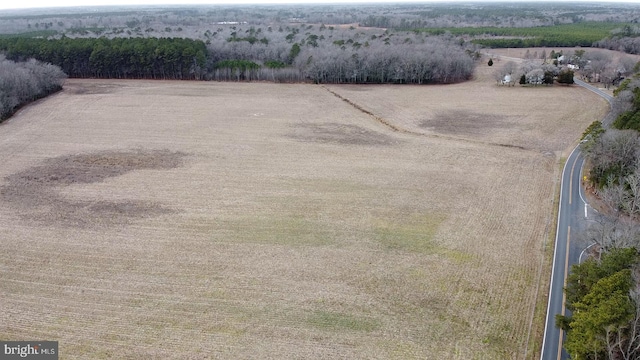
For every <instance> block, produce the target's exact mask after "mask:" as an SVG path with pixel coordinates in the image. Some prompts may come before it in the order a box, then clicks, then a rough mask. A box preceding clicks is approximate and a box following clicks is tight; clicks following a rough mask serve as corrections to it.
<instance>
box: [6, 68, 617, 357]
mask: <svg viewBox="0 0 640 360" xmlns="http://www.w3.org/2000/svg"><path fill="white" fill-rule="evenodd" d="M491 71H493V69H492V68H488V67H487V66H485V65H480V67H479V69H478V71H477V76H476V79H475V80H473V81H470V82H467V83H463V84H457V85H447V86H319V85H303V84H296V85H282V84H262V83H254V84H247V83H213V82H161V81H106V80H100V81H98V80H69V81H68V82H67V84H66V85H65V88H64V91H63V92H61V93H59V94H56V95H54V96H52V97H49V98H47V99H45V100H43V101H40V102H39V103H37V104H34V105H32V106H29V107H27V108H25V109H23V110H22V111H21V112H20V113H19V114H17V115H16V116H14V117H13V118H12V119H10V120H9V121H7V122H5V123H3V124H1V125H0V156H1V157H2V164H3V166H2V167H1V168H0V233H1V234H2V235H1V236H0V248H1V249H2V251H1V254H0V255H1V256H0V339H3V340H23V339H47V340H58V341H59V342H60V352H61V358H64V359H86V358H98V359H99V358H118V359H122V358H129V359H141V358H149V359H151V358H155V359H201V358H225V359H283V358H288V359H290V358H301V359H302V358H314V359H316V358H330V359H335V358H345V359H376V358H377V359H394V358H395V359H412V358H415V359H516V358H524V357H525V351H527V354H528V355H527V357H528V358H533V354H534V353H535V352H537V351H538V347H539V338H538V335H539V333H540V332H541V327H542V324H540V323H538V322H537V321H536V322H534V324H533V330H532V333H531V336H530V329H531V323H532V314H533V311H534V309H535V308H536V304H543V303H544V304H546V302H545V299H544V294H545V291H546V287H547V286H548V283H547V277H548V269H547V267H548V263H545V261H547V260H548V256H549V253H550V248H551V247H550V244H549V243H548V239H549V234H550V231H551V230H552V229H551V227H552V224H553V216H554V215H553V214H554V205H553V198H554V191H555V189H556V186H557V179H558V172H559V162H560V161H561V159H562V157H563V156H564V155H566V151H567V149H569V148H570V146H571V144H572V143H573V142H574V141H575V140H576V139H577V138H578V137H579V135H580V134H581V132H582V129H584V128H585V127H586V126H587V125H588V124H589V123H591V122H592V121H593V120H595V119H598V118H600V117H601V116H602V115H603V114H604V113H605V111H606V104H605V102H604V101H602V100H600V99H598V98H597V97H596V96H595V95H593V94H591V93H590V92H588V91H585V90H582V89H580V88H577V87H553V88H544V87H539V88H520V87H512V88H506V87H498V86H496V85H495V81H494V80H493V79H492V76H491ZM545 257H546V260H545ZM540 310H541V309H538V311H540Z"/></svg>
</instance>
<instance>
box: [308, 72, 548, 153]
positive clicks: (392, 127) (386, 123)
mask: <svg viewBox="0 0 640 360" xmlns="http://www.w3.org/2000/svg"><path fill="white" fill-rule="evenodd" d="M320 87H321V88H323V89H324V90H326V91H328V92H329V93H331V94H332V95H333V96H335V97H337V98H338V99H340V100H342V101H344V102H346V103H347V104H349V105H351V106H352V107H354V108H355V109H356V110H358V111H360V112H362V113H364V114H366V115H368V116H370V117H372V118H373V119H374V120H375V121H376V122H378V123H380V124H382V125H383V126H384V127H386V128H388V129H390V130H391V131H393V132H397V133H402V134H407V135H413V136H421V137H428V138H436V139H445V140H455V141H461V142H466V143H471V144H479V145H487V146H498V147H505V148H512V149H517V150H524V151H532V152H535V153H540V152H541V151H537V150H534V149H528V148H525V147H524V146H519V145H512V144H501V143H492V142H486V141H479V140H473V139H465V138H459V137H454V136H446V135H438V134H425V133H422V132H418V131H412V130H408V129H404V128H401V127H399V126H397V125H394V124H392V123H391V122H390V121H388V120H386V119H385V118H383V117H381V116H378V115H376V114H374V113H373V112H372V111H369V110H367V109H365V108H364V107H363V106H361V105H359V104H357V103H355V102H354V101H352V100H350V99H349V98H347V97H344V96H342V95H340V94H338V93H337V92H335V91H333V90H331V89H329V88H327V87H326V86H324V85H320Z"/></svg>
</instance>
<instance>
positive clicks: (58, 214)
mask: <svg viewBox="0 0 640 360" xmlns="http://www.w3.org/2000/svg"><path fill="white" fill-rule="evenodd" d="M185 156H186V154H184V153H180V152H170V151H142V150H136V151H121V152H115V151H109V152H100V153H92V154H81V155H71V156H63V157H57V158H51V159H48V160H46V161H45V162H44V164H43V165H39V166H34V167H32V168H29V169H26V170H24V171H21V172H19V173H16V174H13V175H10V176H8V177H6V178H5V185H3V186H2V187H0V199H2V202H3V203H5V204H9V205H11V206H12V208H13V209H15V210H16V211H17V212H18V214H19V215H20V216H21V217H22V218H24V219H27V220H30V221H37V222H41V223H46V224H53V223H55V224H63V225H67V226H80V227H84V226H88V225H115V224H126V223H129V222H130V221H131V220H134V219H137V218H143V217H149V216H158V215H162V214H167V213H171V212H172V210H170V209H167V208H165V207H163V206H161V205H158V204H150V203H146V202H142V201H109V200H95V201H81V200H72V199H67V198H65V197H64V196H63V195H61V194H60V193H59V192H58V191H57V189H59V188H60V187H68V186H71V185H73V184H91V183H97V182H101V181H104V180H106V179H108V178H112V177H116V176H120V175H124V174H126V173H128V172H131V171H136V170H145V169H151V170H161V169H172V168H176V167H178V166H181V165H182V163H183V159H184V157H185Z"/></svg>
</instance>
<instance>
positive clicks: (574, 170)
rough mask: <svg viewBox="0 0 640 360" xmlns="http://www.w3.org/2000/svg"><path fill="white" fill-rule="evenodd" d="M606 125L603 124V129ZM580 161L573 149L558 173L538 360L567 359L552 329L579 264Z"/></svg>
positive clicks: (559, 334) (557, 332) (584, 215)
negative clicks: (569, 278)
mask: <svg viewBox="0 0 640 360" xmlns="http://www.w3.org/2000/svg"><path fill="white" fill-rule="evenodd" d="M574 81H575V83H576V84H577V85H579V86H582V87H585V88H587V89H588V90H590V91H592V92H594V93H596V94H598V95H600V96H601V97H603V98H604V99H606V100H607V102H609V104H611V102H612V100H613V97H612V96H611V95H609V94H607V93H605V92H603V91H601V90H600V89H598V88H596V87H593V86H591V85H589V84H587V83H585V82H583V81H580V80H577V79H574ZM606 125H607V124H605V126H606ZM583 164H584V157H583V156H582V154H581V152H580V146H579V145H578V146H576V147H575V148H574V149H573V151H572V152H571V154H570V155H569V158H568V159H567V162H566V163H565V165H564V168H563V170H562V179H561V184H560V201H559V205H558V206H559V208H558V224H557V229H556V241H555V250H554V252H553V267H552V269H551V283H550V285H549V302H548V305H547V316H546V320H545V329H544V337H543V340H542V352H541V355H540V359H541V360H558V359H568V358H569V356H568V354H567V353H566V351H564V350H563V349H562V342H563V340H564V332H563V331H562V330H560V329H558V328H557V327H556V322H555V315H556V314H563V315H565V314H566V309H565V306H564V304H565V298H564V296H565V295H564V286H565V281H566V277H567V274H568V271H569V269H570V266H571V265H573V264H575V263H577V262H579V257H580V253H581V252H582V250H583V249H582V248H580V246H577V244H575V241H574V243H573V244H572V242H571V236H572V231H573V234H576V233H578V231H579V230H582V229H583V227H584V226H585V219H586V218H587V216H588V214H587V211H588V209H587V207H588V205H587V203H586V202H585V200H584V197H583V196H582V186H581V178H582V165H583Z"/></svg>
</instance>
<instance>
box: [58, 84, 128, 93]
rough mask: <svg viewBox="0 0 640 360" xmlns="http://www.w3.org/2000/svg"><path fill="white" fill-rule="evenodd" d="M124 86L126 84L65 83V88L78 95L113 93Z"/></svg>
mask: <svg viewBox="0 0 640 360" xmlns="http://www.w3.org/2000/svg"><path fill="white" fill-rule="evenodd" d="M122 87H124V85H117V84H89V83H86V84H83V85H79V84H76V83H71V84H69V83H67V84H65V85H64V90H65V91H68V92H70V93H72V94H78V95H91V94H111V93H113V92H115V91H116V90H117V89H120V88H122Z"/></svg>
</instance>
